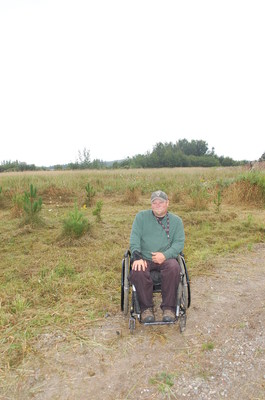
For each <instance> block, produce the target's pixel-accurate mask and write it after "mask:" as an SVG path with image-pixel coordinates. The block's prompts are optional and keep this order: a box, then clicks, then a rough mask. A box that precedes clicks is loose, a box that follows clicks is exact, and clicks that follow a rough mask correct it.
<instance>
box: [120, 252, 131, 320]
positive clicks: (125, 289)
mask: <svg viewBox="0 0 265 400" xmlns="http://www.w3.org/2000/svg"><path fill="white" fill-rule="evenodd" d="M122 269H123V271H122V288H121V290H122V292H121V298H122V306H121V308H122V311H123V313H124V315H127V314H128V311H129V292H130V283H129V273H130V258H129V256H128V255H127V256H126V257H125V258H124V259H123V266H122Z"/></svg>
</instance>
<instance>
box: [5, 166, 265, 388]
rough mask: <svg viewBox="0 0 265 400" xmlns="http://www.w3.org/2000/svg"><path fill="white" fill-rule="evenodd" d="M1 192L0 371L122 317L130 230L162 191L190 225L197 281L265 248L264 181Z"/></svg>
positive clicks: (222, 177) (109, 177) (170, 181)
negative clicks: (54, 342)
mask: <svg viewBox="0 0 265 400" xmlns="http://www.w3.org/2000/svg"><path fill="white" fill-rule="evenodd" d="M0 188H1V190H0V252H1V268H0V353H1V365H0V369H2V370H4V369H6V368H16V367H17V366H18V365H19V364H20V363H21V361H22V360H23V358H24V357H26V356H27V354H29V353H30V352H33V351H34V345H35V344H36V342H37V341H38V338H39V336H40V335H42V334H46V333H51V332H56V331H60V332H64V333H65V334H66V335H67V338H68V340H69V341H80V340H85V332H86V331H87V330H88V329H89V328H90V327H91V326H92V325H93V324H95V323H96V322H97V321H98V320H100V319H102V318H104V317H105V316H106V315H109V314H115V313H118V312H119V310H120V273H121V260H122V257H123V254H124V252H125V250H126V249H127V248H128V244H129V236H130V229H131V225H132V222H133V219H134V216H135V214H136V212H138V211H140V210H142V209H146V208H149V207H150V193H151V192H152V191H154V190H157V189H162V190H164V191H166V192H167V193H168V195H169V198H170V211H172V212H174V213H177V214H178V215H179V216H180V217H181V218H182V219H183V222H184V226H185V232H186V244H185V249H184V253H185V258H186V261H187V265H188V269H189V272H190V275H191V280H192V279H194V277H196V275H198V274H211V270H212V267H213V265H214V259H215V258H216V257H222V255H224V254H225V253H228V252H232V251H237V252H246V251H249V250H251V249H252V246H253V244H254V243H258V242H262V241H264V221H265V218H264V205H265V175H264V172H261V171H260V172H246V171H244V170H243V169H242V168H241V167H227V168H186V169H185V168H173V169H145V170H143V169H136V170H120V169H119V170H101V171H100V170H97V171H96V170H95V171H93V170H82V171H49V172H48V171H46V172H44V171H35V172H21V173H15V172H14V173H2V174H1V175H0ZM34 204H35V205H34ZM34 210H35V211H34ZM32 215H33V217H32ZM37 217H38V218H37ZM242 267H244V268H245V267H246V266H242ZM156 381H158V382H160V379H158V378H157V379H156ZM162 383H163V385H164V381H163V382H162ZM167 386H168V384H167Z"/></svg>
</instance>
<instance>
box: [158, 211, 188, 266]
mask: <svg viewBox="0 0 265 400" xmlns="http://www.w3.org/2000/svg"><path fill="white" fill-rule="evenodd" d="M184 241H185V233H184V226H183V222H182V219H181V218H179V217H177V220H176V227H175V230H174V233H173V237H172V239H171V246H170V247H169V249H167V250H166V251H164V252H163V254H164V256H165V257H166V259H169V258H176V257H177V256H178V255H179V253H180V252H181V251H182V250H183V249H184Z"/></svg>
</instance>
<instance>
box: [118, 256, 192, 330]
mask: <svg viewBox="0 0 265 400" xmlns="http://www.w3.org/2000/svg"><path fill="white" fill-rule="evenodd" d="M176 259H177V261H178V263H179V265H180V269H181V272H180V282H179V286H178V289H177V305H176V319H175V321H173V322H164V321H154V322H145V323H144V322H141V310H140V306H139V302H138V299H137V292H136V289H135V286H134V285H132V284H131V283H130V281H129V275H130V271H131V269H132V260H131V252H130V250H126V252H125V254H124V257H123V259H122V271H121V311H122V312H123V314H124V315H125V316H127V315H128V312H129V308H130V317H129V329H130V333H133V332H134V330H135V328H136V320H138V321H139V322H140V323H141V324H143V325H167V324H175V323H176V322H179V328H180V332H184V330H185V328H186V320H187V309H188V308H189V307H190V304H191V291H190V280H189V275H188V270H187V266H186V263H185V258H184V255H183V253H180V254H179V255H178V256H177V257H176ZM151 278H152V280H153V294H154V293H161V274H160V272H159V271H151ZM129 303H130V304H129ZM129 306H130V307H129Z"/></svg>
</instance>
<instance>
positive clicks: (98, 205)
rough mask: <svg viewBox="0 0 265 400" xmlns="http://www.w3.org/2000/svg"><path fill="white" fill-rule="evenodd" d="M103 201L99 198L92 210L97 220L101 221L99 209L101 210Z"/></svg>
mask: <svg viewBox="0 0 265 400" xmlns="http://www.w3.org/2000/svg"><path fill="white" fill-rule="evenodd" d="M102 206H103V202H102V201H101V200H100V201H98V202H97V204H96V208H95V209H94V210H93V215H95V217H96V220H97V222H100V221H102V218H101V210H102Z"/></svg>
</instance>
